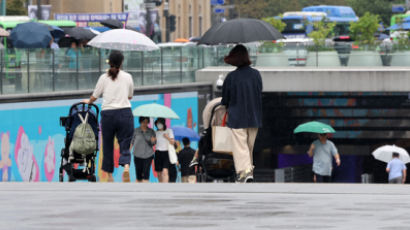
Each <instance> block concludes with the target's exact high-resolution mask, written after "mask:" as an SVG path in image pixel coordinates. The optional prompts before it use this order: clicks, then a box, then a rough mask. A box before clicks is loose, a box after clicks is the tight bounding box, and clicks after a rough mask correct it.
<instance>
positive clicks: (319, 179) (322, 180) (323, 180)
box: [315, 173, 331, 183]
mask: <svg viewBox="0 0 410 230" xmlns="http://www.w3.org/2000/svg"><path fill="white" fill-rule="evenodd" d="M315 176H316V183H330V182H331V177H330V176H322V175H319V174H316V173H315Z"/></svg>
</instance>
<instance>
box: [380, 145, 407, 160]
mask: <svg viewBox="0 0 410 230" xmlns="http://www.w3.org/2000/svg"><path fill="white" fill-rule="evenodd" d="M394 152H395V153H398V154H399V159H400V160H402V161H403V162H404V163H405V164H406V163H409V162H410V157H409V154H408V153H407V151H406V150H405V149H403V148H401V147H398V146H395V145H384V146H382V147H380V148H377V149H376V150H374V151H373V153H372V155H373V156H374V158H376V159H377V160H379V161H383V162H386V163H389V162H390V161H391V160H392V159H393V153H394Z"/></svg>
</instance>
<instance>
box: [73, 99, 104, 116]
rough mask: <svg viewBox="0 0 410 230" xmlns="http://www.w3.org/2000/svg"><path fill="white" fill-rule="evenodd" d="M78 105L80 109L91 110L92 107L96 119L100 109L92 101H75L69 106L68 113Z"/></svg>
mask: <svg viewBox="0 0 410 230" xmlns="http://www.w3.org/2000/svg"><path fill="white" fill-rule="evenodd" d="M79 105H80V106H81V105H82V110H83V111H91V110H92V109H94V110H95V112H96V116H97V120H98V115H99V113H100V109H99V108H98V106H97V105H96V104H94V103H93V104H87V103H84V102H78V103H75V104H74V105H72V106H71V108H70V113H69V114H71V113H72V112H73V110H74V108H77V107H78V106H79ZM86 107H87V110H85V108H86Z"/></svg>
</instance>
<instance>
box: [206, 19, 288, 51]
mask: <svg viewBox="0 0 410 230" xmlns="http://www.w3.org/2000/svg"><path fill="white" fill-rule="evenodd" d="M280 38H283V36H282V34H281V33H280V32H279V31H278V30H276V29H275V28H274V27H273V26H271V25H270V24H269V23H267V22H265V21H262V20H258V19H250V18H239V19H234V20H229V21H226V22H222V23H219V24H217V25H214V26H212V27H211V28H210V29H209V30H208V31H206V33H205V34H204V36H202V38H201V40H200V41H199V42H198V44H207V45H217V44H228V43H247V42H255V41H271V40H277V39H280Z"/></svg>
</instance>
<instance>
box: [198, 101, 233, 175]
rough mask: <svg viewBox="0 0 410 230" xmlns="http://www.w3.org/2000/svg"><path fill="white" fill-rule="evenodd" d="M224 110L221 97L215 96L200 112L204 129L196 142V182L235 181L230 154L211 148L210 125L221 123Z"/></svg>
mask: <svg viewBox="0 0 410 230" xmlns="http://www.w3.org/2000/svg"><path fill="white" fill-rule="evenodd" d="M225 112H226V108H225V106H223V105H221V98H216V99H214V100H212V101H211V102H209V103H208V104H207V105H206V106H205V109H204V111H203V113H202V117H203V121H204V128H205V131H203V133H202V134H201V139H200V140H199V144H198V158H199V162H198V166H199V167H198V169H197V181H198V182H211V181H223V182H234V181H235V177H236V174H235V166H234V162H233V157H232V155H230V154H226V153H217V152H213V150H212V126H215V125H221V123H222V119H223V116H224V115H225Z"/></svg>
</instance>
